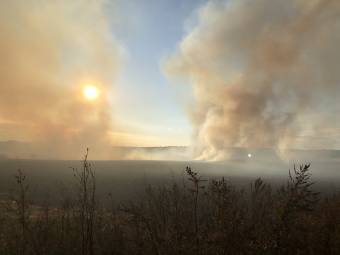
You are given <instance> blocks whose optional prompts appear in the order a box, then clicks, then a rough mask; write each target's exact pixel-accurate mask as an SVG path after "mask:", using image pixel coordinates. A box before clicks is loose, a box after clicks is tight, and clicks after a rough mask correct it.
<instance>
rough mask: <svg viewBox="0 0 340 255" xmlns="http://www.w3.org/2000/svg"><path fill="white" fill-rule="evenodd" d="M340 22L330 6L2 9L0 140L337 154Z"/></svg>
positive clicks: (220, 0) (46, 146)
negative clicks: (307, 150)
mask: <svg viewBox="0 0 340 255" xmlns="http://www.w3.org/2000/svg"><path fill="white" fill-rule="evenodd" d="M339 17H340V3H339V2H338V1H336V0H287V1H281V0H182V1H180V0H171V1H170V0H130V1H124V0H73V1H68V0H59V1H54V0H47V1H40V0H12V1H9V0H8V1H6V0H5V1H1V2H0V37H1V40H0V56H1V61H2V65H1V67H0V141H8V140H14V141H18V142H24V143H27V144H30V146H31V147H30V149H29V150H30V151H33V152H34V153H33V152H32V154H35V155H38V156H37V157H49V158H50V157H53V158H75V157H77V158H78V155H79V151H82V150H83V149H84V147H90V148H91V150H92V151H93V152H94V154H95V157H97V158H103V159H106V158H111V156H112V152H111V149H112V147H120V146H133V147H144V146H147V147H152V146H154V147H160V146H187V147H189V148H190V154H191V158H194V159H200V160H225V159H227V158H228V157H229V154H230V153H229V152H230V150H231V148H235V147H242V148H272V149H274V150H276V151H277V152H278V153H282V152H283V151H285V150H287V149H292V148H294V149H296V148H297V149H340V121H339V118H338V116H339V113H340V105H339V103H338V101H339V100H338V98H339V96H340V85H339V84H340V75H339V72H338V69H339V64H340V63H339V59H340V51H339V50H338V45H340V18H339ZM142 158H143V159H145V158H148V157H147V156H145V155H143V157H142Z"/></svg>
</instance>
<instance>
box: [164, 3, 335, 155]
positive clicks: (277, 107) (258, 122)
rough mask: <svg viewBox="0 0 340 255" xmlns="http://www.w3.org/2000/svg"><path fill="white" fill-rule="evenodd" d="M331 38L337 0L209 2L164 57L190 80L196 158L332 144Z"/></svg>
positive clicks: (171, 69) (173, 73)
mask: <svg viewBox="0 0 340 255" xmlns="http://www.w3.org/2000/svg"><path fill="white" fill-rule="evenodd" d="M339 45H340V2H339V1H336V0H314V1H310V0H288V1H281V0H237V1H236V0H231V1H210V2H208V3H207V4H206V5H205V6H204V7H203V8H202V9H201V10H200V11H199V19H198V24H197V26H196V27H194V28H193V29H192V31H191V32H190V33H189V34H188V35H187V36H186V37H185V38H184V39H183V41H182V42H181V43H180V45H179V47H178V51H177V53H176V54H175V55H174V56H172V57H171V58H170V59H168V60H167V61H166V64H165V69H166V72H167V74H168V75H169V76H170V77H185V78H188V80H189V81H190V82H191V84H192V87H193V95H194V103H193V105H192V107H191V109H190V116H191V118H192V122H193V124H194V126H195V129H196V134H195V137H194V139H195V140H197V142H195V149H196V155H197V156H198V158H200V159H212V160H214V159H215V160H217V159H223V158H226V157H228V149H229V148H231V147H250V148H254V147H270V148H278V149H284V148H287V147H288V148H307V149H308V148H313V149H316V148H323V147H325V146H327V147H328V148H329V147H332V148H337V147H339V141H340V139H339V130H340V129H339V123H338V121H337V115H338V114H339V106H338V103H336V100H337V98H339V87H340V83H339V82H340V72H339V66H340V65H339V61H340V60H339V59H340V51H339ZM323 133H327V136H326V137H322V136H323Z"/></svg>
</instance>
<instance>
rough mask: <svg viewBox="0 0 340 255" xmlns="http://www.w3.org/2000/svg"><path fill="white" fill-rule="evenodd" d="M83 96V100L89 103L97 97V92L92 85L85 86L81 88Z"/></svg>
mask: <svg viewBox="0 0 340 255" xmlns="http://www.w3.org/2000/svg"><path fill="white" fill-rule="evenodd" d="M83 96H84V97H85V99H87V100H89V101H94V100H96V99H97V98H98V96H99V90H98V88H97V87H96V86H94V85H86V86H85V87H84V88H83Z"/></svg>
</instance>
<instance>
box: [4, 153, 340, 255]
mask: <svg viewBox="0 0 340 255" xmlns="http://www.w3.org/2000/svg"><path fill="white" fill-rule="evenodd" d="M87 155H88V152H87V153H86V155H85V158H84V160H83V165H82V169H80V170H76V169H74V180H75V182H74V187H75V189H74V190H75V193H74V194H69V195H68V196H63V199H62V202H61V204H60V206H59V207H53V208H51V207H50V206H49V205H48V203H47V202H46V203H45V204H43V205H39V206H37V205H34V204H33V203H32V202H31V200H30V189H29V186H28V185H27V180H26V176H25V174H24V172H23V171H18V174H17V176H16V177H15V178H16V181H17V189H16V192H15V193H14V194H13V196H12V197H9V198H8V200H6V201H1V203H0V206H1V210H0V212H1V215H0V254H20V255H30V254H35V255H49V254H58V255H60V254H70V255H71V254H82V255H94V254H157V255H165V254H188V255H189V254H201V255H204V254H337V252H338V251H339V250H340V216H339V215H340V196H339V195H338V194H334V195H333V196H330V197H327V198H323V199H321V198H320V196H319V194H318V193H316V192H315V191H313V182H312V181H311V175H310V165H302V166H299V167H294V169H293V171H291V172H290V174H289V176H288V180H287V184H286V185H283V186H282V187H281V188H280V189H278V190H274V189H273V188H272V187H271V186H270V185H269V184H267V183H265V182H264V181H263V180H262V179H260V178H259V179H256V180H255V181H254V182H253V183H251V185H249V188H247V189H237V188H236V187H234V186H233V184H232V183H230V182H228V181H227V180H226V179H224V178H221V179H217V180H211V181H207V180H204V179H202V177H200V175H199V173H196V172H195V171H194V170H193V169H191V168H190V167H187V168H186V170H185V171H186V175H187V179H185V181H184V182H183V184H178V183H173V184H172V185H170V186H169V185H164V186H161V187H153V186H148V187H146V189H145V193H144V196H143V199H140V200H138V201H131V202H130V203H125V204H119V203H118V202H119V201H111V202H112V205H113V206H111V207H104V206H103V205H101V201H100V200H99V199H98V198H97V197H96V186H95V185H96V182H95V172H94V170H93V169H92V167H91V164H90V163H89V162H88V159H87ZM111 199H112V198H111ZM114 204H118V206H114Z"/></svg>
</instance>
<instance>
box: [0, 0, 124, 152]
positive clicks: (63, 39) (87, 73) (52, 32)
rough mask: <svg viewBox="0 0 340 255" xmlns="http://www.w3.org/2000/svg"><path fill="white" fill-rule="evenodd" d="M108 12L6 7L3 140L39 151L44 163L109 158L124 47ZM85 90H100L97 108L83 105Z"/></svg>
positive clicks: (19, 4) (88, 2)
mask: <svg viewBox="0 0 340 255" xmlns="http://www.w3.org/2000/svg"><path fill="white" fill-rule="evenodd" d="M106 5H107V3H105V2H104V1H100V0H98V1H92V0H72V1H68V0H58V1H54V0H48V1H38V0H13V1H12V0H11V1H1V3H0V36H1V40H0V56H1V67H0V131H1V133H2V134H0V136H3V137H14V138H13V139H21V140H23V141H27V142H32V143H34V145H35V146H36V148H35V149H34V151H35V152H34V153H38V154H39V155H37V156H38V157H54V158H79V156H80V155H81V153H82V152H84V149H85V147H87V146H88V147H90V148H91V150H92V152H93V153H96V154H97V155H101V156H102V157H105V156H107V155H105V153H104V152H105V151H106V150H107V148H108V145H109V143H108V139H107V133H108V131H109V130H110V129H111V125H112V124H111V123H112V120H111V110H110V102H109V94H110V89H111V86H112V85H113V82H114V78H115V75H116V72H117V67H118V62H119V47H118V46H117V44H115V42H114V40H113V38H112V35H111V32H110V28H109V24H108V19H107V17H106V15H105V12H104V10H105V7H107V6H106ZM85 82H94V83H96V84H98V86H99V87H100V90H101V92H102V93H101V98H100V100H98V102H95V103H90V102H85V101H84V99H83V98H82V97H81V85H82V84H83V83H85ZM0 138H1V137H0ZM32 151H33V149H32ZM27 153H33V152H27ZM92 156H94V154H92Z"/></svg>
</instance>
